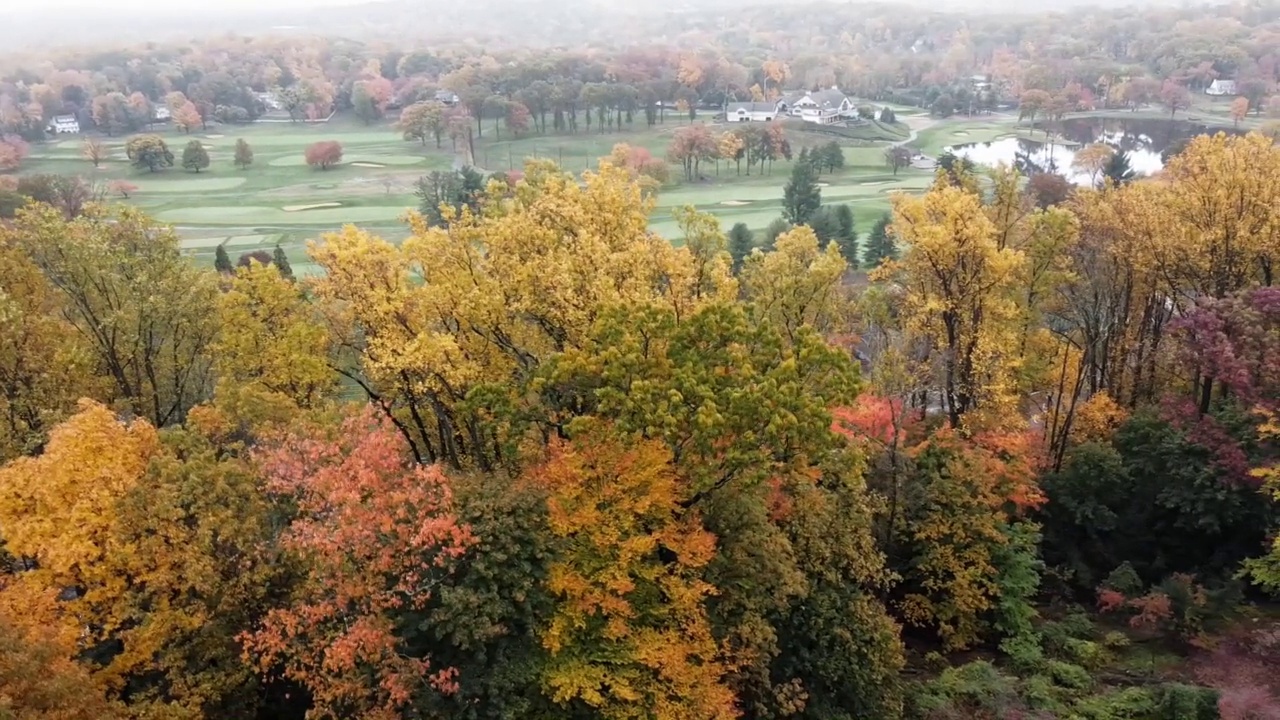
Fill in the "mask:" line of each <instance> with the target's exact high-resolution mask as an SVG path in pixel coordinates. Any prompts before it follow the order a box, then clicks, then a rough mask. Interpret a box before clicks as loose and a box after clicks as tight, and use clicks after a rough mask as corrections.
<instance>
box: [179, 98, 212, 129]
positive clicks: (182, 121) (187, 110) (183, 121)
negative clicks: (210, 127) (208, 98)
mask: <svg viewBox="0 0 1280 720" xmlns="http://www.w3.org/2000/svg"><path fill="white" fill-rule="evenodd" d="M173 125H174V127H176V128H178V129H179V130H181V131H182V132H184V133H190V132H191V131H192V130H195V129H196V128H197V127H203V126H204V118H202V117H201V116H200V111H199V110H197V109H196V106H195V103H193V102H191V101H189V100H188V101H187V102H185V103H183V104H182V105H180V106H179V107H178V108H177V110H174V111H173Z"/></svg>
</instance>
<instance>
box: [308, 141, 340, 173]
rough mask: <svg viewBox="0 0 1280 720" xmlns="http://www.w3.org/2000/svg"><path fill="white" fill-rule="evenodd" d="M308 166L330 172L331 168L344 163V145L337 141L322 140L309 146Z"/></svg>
mask: <svg viewBox="0 0 1280 720" xmlns="http://www.w3.org/2000/svg"><path fill="white" fill-rule="evenodd" d="M306 158H307V164H308V165H310V166H311V167H318V168H320V169H321V170H328V169H329V166H331V165H337V164H338V163H340V162H342V143H340V142H338V141H337V140H321V141H320V142H316V143H311V144H310V145H308V146H307V152H306Z"/></svg>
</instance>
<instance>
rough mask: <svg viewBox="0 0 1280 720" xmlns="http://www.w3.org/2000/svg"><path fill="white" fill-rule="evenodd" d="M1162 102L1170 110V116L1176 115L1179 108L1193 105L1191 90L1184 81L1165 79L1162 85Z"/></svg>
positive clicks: (1183, 108)
mask: <svg viewBox="0 0 1280 720" xmlns="http://www.w3.org/2000/svg"><path fill="white" fill-rule="evenodd" d="M1160 104H1161V105H1164V107H1165V109H1166V110H1168V111H1169V117H1174V116H1175V115H1177V114H1178V111H1179V110H1186V109H1187V108H1190V107H1191V91H1190V90H1188V89H1187V88H1186V86H1184V85H1183V84H1182V83H1179V82H1176V81H1174V80H1165V81H1164V85H1162V86H1161V87H1160Z"/></svg>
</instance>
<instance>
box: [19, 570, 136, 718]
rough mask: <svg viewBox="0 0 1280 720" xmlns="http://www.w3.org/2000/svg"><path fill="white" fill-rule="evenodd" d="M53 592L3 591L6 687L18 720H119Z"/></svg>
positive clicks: (120, 710) (115, 706)
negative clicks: (81, 657)
mask: <svg viewBox="0 0 1280 720" xmlns="http://www.w3.org/2000/svg"><path fill="white" fill-rule="evenodd" d="M55 597H56V593H55V592H53V591H52V590H49V591H44V592H42V591H40V590H39V589H38V588H30V587H26V586H25V585H24V586H18V587H15V586H14V585H11V584H9V583H6V584H5V585H0V609H2V610H3V612H0V687H3V688H4V689H5V698H4V705H3V708H4V713H5V717H7V718H13V720H39V719H56V720H97V719H98V718H102V719H103V720H117V719H119V718H123V717H124V716H125V714H124V708H123V707H121V706H120V705H118V704H116V703H112V702H110V701H108V700H107V699H106V697H105V696H104V694H103V692H102V690H101V688H100V687H98V686H97V685H96V684H95V683H94V681H93V679H92V678H91V677H90V675H89V671H88V669H87V668H85V667H84V666H83V665H81V664H79V663H77V662H76V661H75V660H74V657H75V656H76V655H77V654H78V648H77V647H76V640H77V638H76V632H75V627H74V626H71V625H69V624H68V623H65V622H59V619H58V617H57V611H56V600H55V599H54V598H55Z"/></svg>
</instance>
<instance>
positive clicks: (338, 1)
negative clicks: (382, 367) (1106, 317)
mask: <svg viewBox="0 0 1280 720" xmlns="http://www.w3.org/2000/svg"><path fill="white" fill-rule="evenodd" d="M1212 4H1213V3H1212V2H1207V1H1202V2H1188V1H1187V0H1135V1H1131V2H1123V3H1115V4H1108V5H1106V6H1101V5H1099V4H1098V3H1097V2H1096V0H1054V1H1053V2H1037V3H1026V2H1020V1H1018V0H991V1H990V2H978V1H977V0H949V1H948V2H944V3H936V2H927V1H926V0H904V1H903V2H899V3H894V5H896V6H898V7H904V6H909V7H912V8H913V10H912V12H911V13H908V14H909V15H911V16H912V17H913V18H916V19H918V18H919V12H920V11H921V10H928V11H930V12H935V13H946V14H979V15H990V14H1008V13H1010V12H1013V13H1025V14H1048V13H1053V12H1059V11H1068V10H1069V11H1071V12H1073V13H1086V12H1087V13H1088V14H1090V15H1092V14H1102V13H1108V12H1115V11H1116V10H1117V9H1120V8H1129V7H1140V8H1166V9H1168V8H1181V9H1185V10H1187V11H1188V12H1190V13H1198V12H1203V8H1204V7H1206V6H1208V5H1212ZM1254 4H1256V5H1257V6H1258V7H1259V8H1260V9H1262V8H1265V7H1267V3H1265V2H1263V1H1262V0H1254ZM878 5H879V4H878V3H875V2H812V1H811V0H797V1H792V2H782V3H763V2H759V1H758V0H748V1H747V2H742V3H737V2H727V1H725V0H698V1H695V2H689V1H687V0H658V1H657V2H644V3H617V2H602V1H595V2H593V1H585V0H575V1H574V2H565V3H559V2H544V1H542V0H536V1H530V0H481V1H480V2H468V3H455V2H448V1H447V0H430V1H428V2H417V1H415V0H381V1H375V2H365V1H363V0H319V1H318V2H302V1H301V0H284V1H283V2H276V3H253V2H247V1H246V0H235V1H233V2H227V3H208V4H203V5H200V4H196V5H181V6H175V5H168V4H164V3H152V2H146V1H144V0H131V1H130V2H125V3H113V4H110V5H104V4H99V3H88V2H82V0H56V1H55V2H53V3H47V4H40V5H38V6H27V5H24V6H20V7H13V8H11V9H10V8H6V9H5V10H4V17H3V20H4V22H0V43H3V44H4V45H5V46H6V47H7V48H9V49H31V48H40V47H48V46H69V45H77V44H97V43H99V42H101V41H102V40H103V39H104V38H107V37H110V38H111V40H112V41H113V42H120V41H124V40H137V41H141V40H157V39H170V38H181V37H188V38H189V37H194V36H196V35H197V34H198V35H199V36H207V35H210V34H214V33H227V32H234V33H240V34H262V33H265V32H282V31H287V32H303V33H316V34H323V35H340V36H346V37H353V38H358V39H367V40H372V39H381V40H388V41H410V40H413V41H423V40H452V41H458V40H467V39H471V40H476V41H487V42H499V43H512V44H532V45H546V44H552V45H555V44H576V43H579V42H582V41H584V40H587V39H594V40H609V41H615V42H616V41H624V42H638V41H644V40H655V39H674V38H676V37H678V36H679V35H681V34H683V33H685V32H687V31H690V30H695V29H697V28H699V27H703V28H706V27H709V26H714V27H718V28H721V29H723V30H726V31H727V30H731V29H733V28H734V27H735V26H740V23H741V20H742V19H743V18H745V17H750V16H758V15H761V14H764V15H769V14H773V15H776V16H777V17H778V18H780V19H781V18H787V17H810V18H818V17H823V18H827V21H838V20H840V19H841V18H845V19H854V18H857V17H860V16H863V15H866V14H879V9H880V8H878V7H877V6H878ZM197 29H198V32H197Z"/></svg>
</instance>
